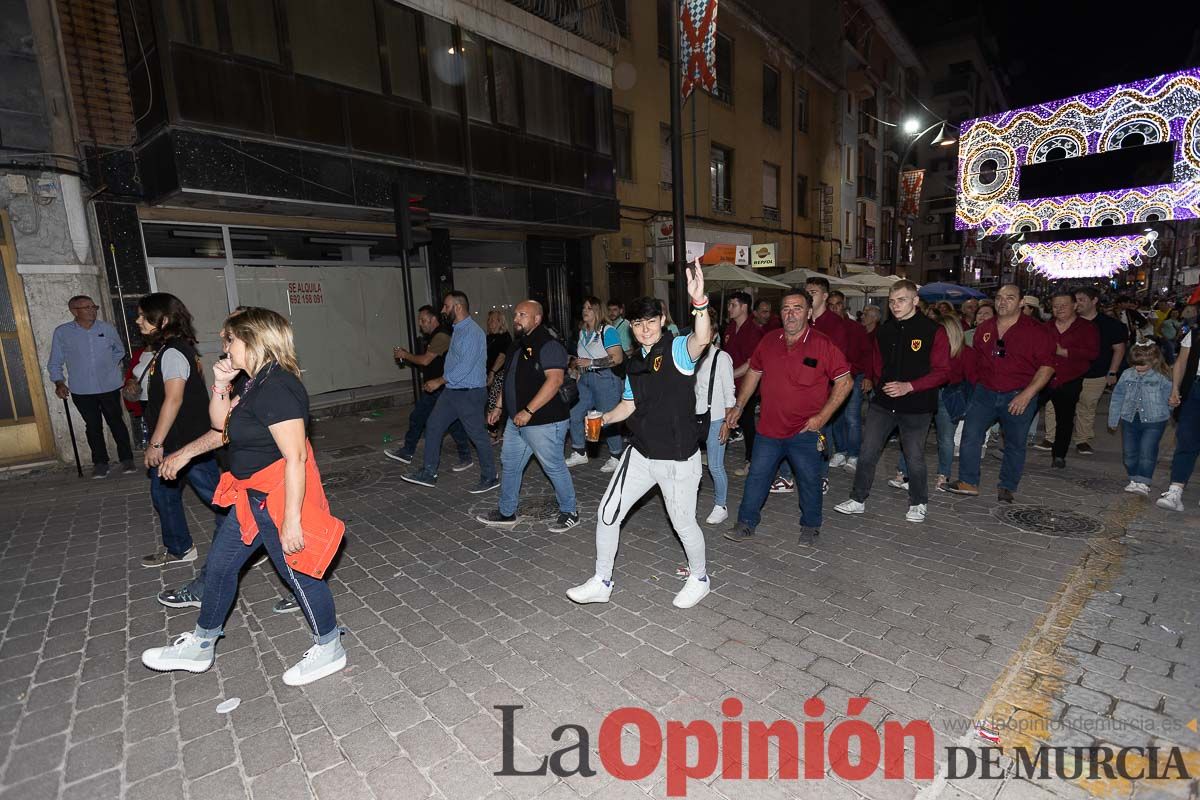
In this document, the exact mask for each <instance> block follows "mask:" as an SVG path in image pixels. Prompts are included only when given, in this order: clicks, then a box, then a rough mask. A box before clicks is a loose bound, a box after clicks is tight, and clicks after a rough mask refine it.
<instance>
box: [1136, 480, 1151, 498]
mask: <svg viewBox="0 0 1200 800" xmlns="http://www.w3.org/2000/svg"><path fill="white" fill-rule="evenodd" d="M1137 493H1138V494H1140V495H1141V496H1142V497H1149V496H1150V484H1148V483H1139V484H1138V488H1137Z"/></svg>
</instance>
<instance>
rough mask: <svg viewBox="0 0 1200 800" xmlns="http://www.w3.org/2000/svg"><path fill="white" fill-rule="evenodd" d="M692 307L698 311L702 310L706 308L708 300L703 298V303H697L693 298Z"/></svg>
mask: <svg viewBox="0 0 1200 800" xmlns="http://www.w3.org/2000/svg"><path fill="white" fill-rule="evenodd" d="M692 308H694V309H696V310H698V311H703V310H704V309H706V308H708V301H707V300H705V301H704V303H703V304H699V303H697V302H696V301H695V300H693V301H692Z"/></svg>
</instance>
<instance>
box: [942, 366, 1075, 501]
mask: <svg viewBox="0 0 1200 800" xmlns="http://www.w3.org/2000/svg"><path fill="white" fill-rule="evenodd" d="M1018 394H1020V392H1019V391H1017V390H1015V389H1014V390H1013V391H1011V392H993V391H992V390H991V389H989V388H987V387H986V386H984V385H983V384H982V383H980V384H977V385H976V386H975V392H974V393H973V394H972V395H971V404H970V405H969V406H967V416H966V419H965V420H964V421H963V433H962V443H961V445H960V446H959V448H958V479H959V480H960V481H962V482H963V483H969V484H971V485H972V486H978V485H979V470H980V462H981V461H982V460H983V437H984V435H985V434H986V433H987V429H988V428H990V427H991V425H992V423H993V422H999V423H1000V430H1001V431H1002V432H1003V433H1004V458H1003V460H1001V462H1000V481H999V484H998V485H999V487H1000V488H1001V489H1008V490H1009V491H1010V492H1015V491H1016V490H1017V486H1018V485H1019V484H1020V483H1021V472H1022V471H1023V470H1024V469H1025V447H1026V442H1025V436H1026V434H1028V433H1029V426H1030V424H1031V423H1032V422H1033V420H1034V418H1035V417H1036V416H1037V411H1038V404H1037V398H1034V399H1033V400H1031V401H1030V403H1029V405H1027V406H1026V407H1025V413H1024V414H1015V415H1014V414H1010V413H1009V412H1008V404H1009V403H1010V402H1012V399H1013V398H1014V397H1016V396H1017V395H1018ZM1064 424H1066V423H1065V422H1064Z"/></svg>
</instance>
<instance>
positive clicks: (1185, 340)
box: [1179, 331, 1192, 348]
mask: <svg viewBox="0 0 1200 800" xmlns="http://www.w3.org/2000/svg"><path fill="white" fill-rule="evenodd" d="M1179 346H1180V347H1181V348H1182V347H1191V346H1192V332H1191V331H1188V332H1187V335H1186V336H1184V337H1183V341H1182V342H1180V343H1179Z"/></svg>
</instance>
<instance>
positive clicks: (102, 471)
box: [92, 464, 108, 480]
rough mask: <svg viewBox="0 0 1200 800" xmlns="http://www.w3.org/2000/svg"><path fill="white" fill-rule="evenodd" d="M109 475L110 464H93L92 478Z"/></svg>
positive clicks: (97, 478)
mask: <svg viewBox="0 0 1200 800" xmlns="http://www.w3.org/2000/svg"><path fill="white" fill-rule="evenodd" d="M107 477H108V464H92V480H100V479H101V478H107Z"/></svg>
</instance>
